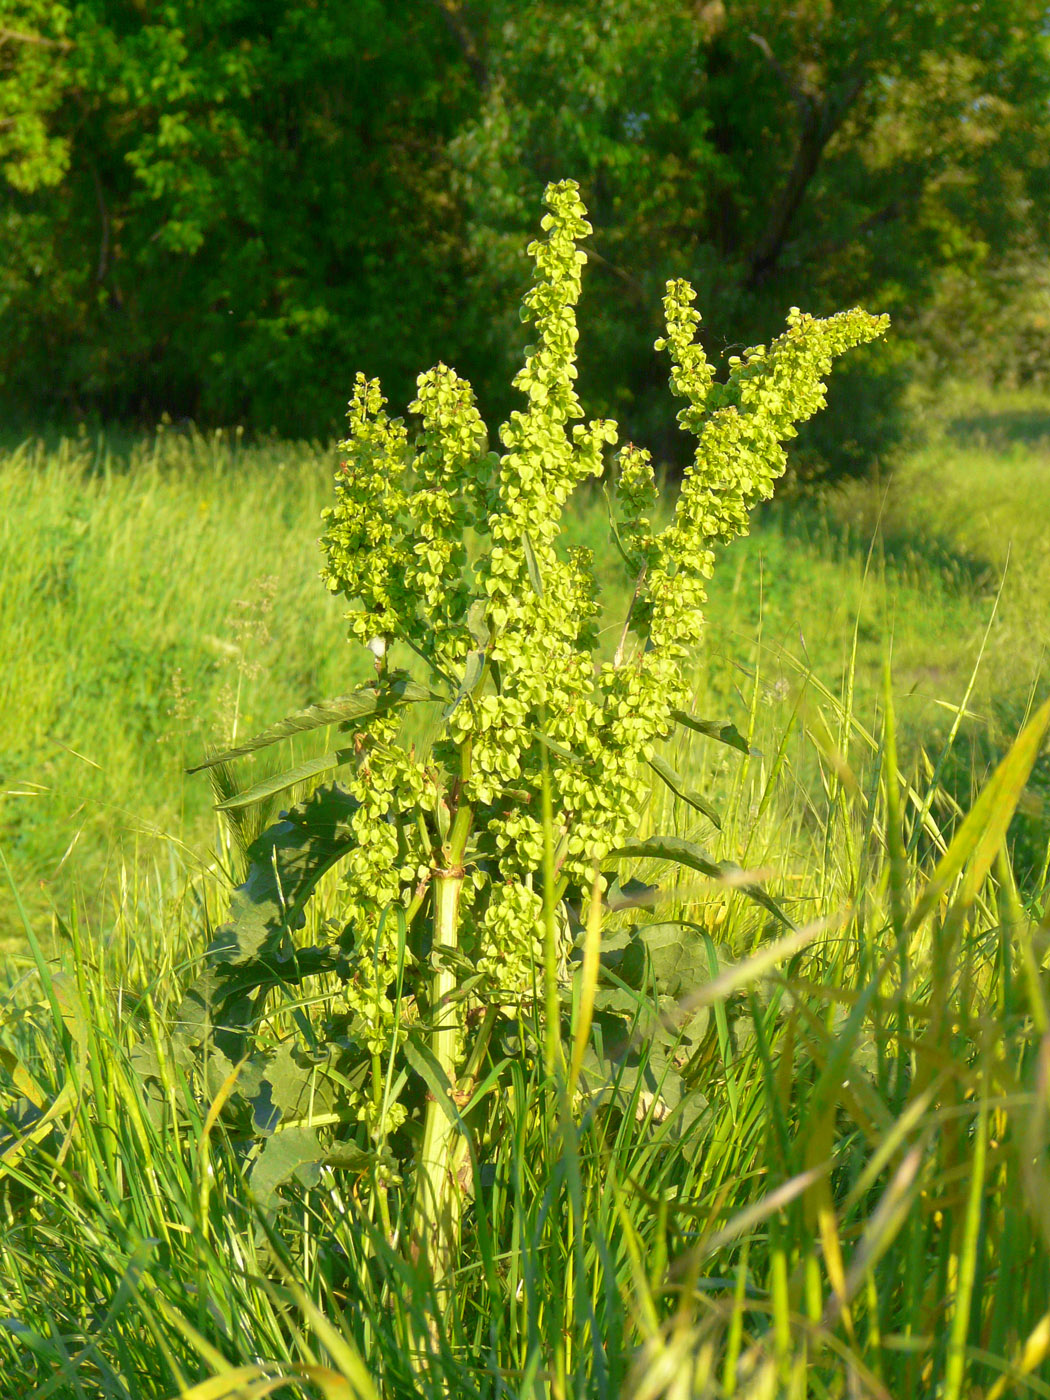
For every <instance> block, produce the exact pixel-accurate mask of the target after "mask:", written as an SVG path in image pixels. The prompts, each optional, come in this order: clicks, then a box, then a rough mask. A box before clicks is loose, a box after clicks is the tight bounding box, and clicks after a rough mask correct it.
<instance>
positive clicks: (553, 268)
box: [322, 180, 886, 1117]
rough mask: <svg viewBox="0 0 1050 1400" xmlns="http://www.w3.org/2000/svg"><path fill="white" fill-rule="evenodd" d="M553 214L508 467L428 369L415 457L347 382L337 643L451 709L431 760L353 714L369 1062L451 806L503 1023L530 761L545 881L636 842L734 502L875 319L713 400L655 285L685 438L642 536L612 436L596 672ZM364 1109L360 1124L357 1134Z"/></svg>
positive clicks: (741, 519)
mask: <svg viewBox="0 0 1050 1400" xmlns="http://www.w3.org/2000/svg"><path fill="white" fill-rule="evenodd" d="M545 202H546V205H547V209H548V213H547V214H546V215H545V217H544V218H543V221H542V228H543V230H544V232H545V233H546V235H547V237H546V238H545V239H541V240H539V241H537V242H534V243H532V244H531V245H530V246H529V249H528V252H529V255H530V256H531V257H532V258H533V260H534V262H535V268H536V277H535V283H534V286H533V288H532V290H531V291H530V292H529V293H528V294H527V296H526V297H525V300H524V304H523V308H522V318H523V320H524V321H525V322H527V323H530V324H531V325H532V326H533V327H534V330H535V341H536V343H535V344H534V345H531V346H529V348H528V349H527V351H526V359H525V365H524V367H523V369H522V370H521V371H520V372H519V373H518V375H517V376H516V378H515V380H514V385H515V387H516V388H517V389H519V390H521V392H522V393H523V394H524V396H525V398H526V406H525V407H524V408H523V409H522V410H521V411H517V412H514V413H512V414H511V415H510V418H509V420H508V421H507V422H506V423H504V424H503V426H502V427H501V429H500V432H499V442H500V444H501V446H502V448H503V451H502V453H497V452H495V451H491V450H490V449H489V441H488V434H487V432H486V429H485V425H484V424H483V422H482V420H481V418H480V415H479V414H478V411H477V407H476V405H475V400H474V394H473V391H472V389H471V387H470V385H469V384H468V383H467V382H466V381H465V380H463V379H461V378H460V377H459V376H458V375H456V374H455V372H454V371H453V370H451V369H449V368H448V367H446V366H445V365H440V364H439V365H438V366H437V367H436V368H434V369H432V370H430V371H429V372H428V373H426V374H424V375H421V376H420V378H419V381H418V395H417V397H416V399H415V400H414V401H413V402H412V403H411V404H410V405H409V411H410V412H411V413H413V414H416V415H419V417H420V419H421V429H420V431H419V432H418V433H417V434H416V435H415V436H414V437H413V438H412V439H411V441H410V438H409V434H408V431H407V430H406V428H405V426H404V423H403V422H402V420H401V419H391V418H390V417H389V416H388V415H387V413H386V412H385V401H384V399H383V397H382V395H381V392H380V388H379V385H378V383H377V382H376V381H367V380H366V379H365V378H364V376H362V375H358V377H357V382H356V386H355V389H354V396H353V399H352V401H351V404H350V411H349V415H348V416H349V422H350V431H349V434H348V437H347V439H346V441H345V442H343V443H342V444H341V445H340V446H341V450H342V454H343V465H342V467H341V469H340V471H339V473H338V475H337V477H336V499H335V503H334V505H333V506H332V507H331V508H330V509H328V510H327V511H326V512H325V515H324V519H325V526H326V529H325V534H324V537H323V541H322V544H323V548H324V551H325V555H326V564H325V567H324V570H323V577H324V580H325V582H326V584H327V586H328V587H329V588H330V589H331V590H332V591H333V592H338V593H341V594H343V595H344V596H345V597H346V598H347V599H348V600H349V601H350V603H351V611H350V612H349V613H348V614H347V617H348V621H349V630H350V636H351V637H352V638H355V639H357V640H358V641H359V642H361V643H362V644H365V645H369V644H372V649H373V652H374V653H375V654H376V655H377V658H378V660H377V664H378V665H379V667H380V668H382V667H383V666H384V665H385V664H386V660H387V656H388V648H389V646H390V645H393V644H396V643H398V642H403V643H408V644H409V645H410V646H411V648H412V649H413V651H415V652H416V653H417V654H418V655H420V656H421V657H423V658H425V660H426V662H427V663H428V665H429V667H430V669H431V672H432V675H433V676H439V677H443V678H444V679H445V682H446V684H447V686H448V689H449V693H450V697H453V696H454V697H456V698H455V703H454V705H453V707H452V708H451V712H450V713H448V714H447V716H446V721H445V724H444V727H443V732H442V734H441V737H440V738H439V740H438V741H437V742H436V743H435V745H434V747H433V749H432V751H431V753H430V754H429V755H425V756H416V755H415V754H413V753H411V752H409V751H406V750H405V749H404V748H402V747H400V746H398V745H397V743H396V742H395V741H396V733H397V721H396V720H395V719H392V718H391V717H390V716H389V715H386V716H382V717H380V718H378V719H376V720H374V721H372V722H370V723H369V725H368V726H367V730H366V731H365V732H364V733H363V735H362V737H361V757H360V761H359V765H358V767H357V770H356V772H355V773H354V774H352V776H351V778H350V786H351V790H352V791H353V793H354V795H355V796H356V797H357V798H358V799H359V800H360V801H361V804H362V805H361V808H360V810H359V812H358V814H357V816H356V817H355V826H356V828H357V835H358V837H359V840H360V846H359V849H358V850H357V852H356V853H355V855H354V857H353V858H352V859H351V861H350V862H349V866H348V869H347V873H346V881H345V898H346V902H347V918H348V922H349V926H350V927H352V929H353V943H354V957H355V958H356V972H357V975H356V978H355V980H354V982H353V983H352V984H351V987H350V990H349V992H348V994H347V997H348V1007H347V1009H348V1010H349V1011H350V1012H351V1013H352V1018H353V1019H352V1023H351V1024H352V1033H353V1034H354V1035H355V1036H356V1037H357V1038H358V1040H359V1042H360V1043H361V1045H362V1047H367V1048H368V1050H369V1051H371V1052H373V1053H377V1054H378V1053H383V1052H385V1051H386V1050H387V1049H388V1048H389V1044H390V1037H391V1034H392V1027H393V1003H392V1001H391V999H390V998H389V997H388V996H387V989H388V987H389V985H390V984H391V982H392V981H393V978H394V975H395V970H396V966H397V956H398V952H397V949H398V935H397V927H398V925H397V920H396V919H394V918H392V917H390V913H391V910H392V908H394V907H395V906H401V907H402V908H404V909H407V908H409V907H410V906H411V905H412V901H413V897H414V894H415V893H416V891H417V890H418V887H419V885H420V881H421V880H425V879H426V878H427V874H428V872H429V871H430V870H431V869H432V868H434V863H435V859H436V853H437V852H438V851H439V850H440V848H441V842H442V841H443V840H444V837H445V834H446V831H447V824H448V820H449V819H450V818H451V817H452V816H453V815H454V811H453V809H455V811H458V810H459V809H460V807H461V805H462V804H468V805H469V807H470V809H471V834H470V838H469V840H468V842H467V844H466V846H465V849H464V852H463V865H464V867H465V868H466V871H467V874H468V876H469V878H468V880H467V882H466V884H465V887H464V893H463V902H462V915H463V920H464V933H463V937H462V939H461V945H460V946H461V949H462V951H463V952H464V954H465V955H466V956H468V957H469V958H470V960H471V963H472V966H473V969H474V973H475V974H476V976H475V978H474V979H472V983H473V984H472V996H473V997H474V998H476V999H480V1000H482V1001H488V1002H492V1003H496V1004H499V1005H517V1004H519V1003H520V1001H521V999H522V997H524V996H527V995H528V994H529V993H530V991H531V989H532V986H533V978H534V962H535V960H536V958H537V956H538V950H539V948H540V947H541V946H542V936H543V921H542V915H543V904H542V899H541V898H540V896H539V894H538V893H537V892H536V891H538V890H539V889H540V888H541V883H542V880H541V874H540V872H541V869H542V861H543V826H542V822H541V820H540V809H541V802H540V793H541V790H542V782H543V770H544V766H546V767H547V769H548V772H549V781H550V786H551V794H552V810H553V817H554V838H555V855H556V860H557V864H558V870H559V874H560V875H561V876H564V877H567V878H568V880H569V881H570V882H572V883H574V884H577V885H581V886H582V885H586V884H587V883H588V882H589V880H590V878H591V873H592V871H593V869H594V862H595V861H596V860H599V861H600V860H601V859H602V858H603V857H604V856H605V855H606V854H607V853H608V852H609V851H611V850H613V849H615V848H616V847H617V846H618V845H620V844H622V843H623V842H624V841H625V840H627V839H628V838H630V837H631V836H633V835H635V834H636V832H637V827H638V824H639V820H640V817H641V812H642V806H643V802H644V799H645V795H646V793H647V790H648V786H649V780H648V779H647V778H646V777H645V770H644V760H645V759H646V758H648V757H651V756H652V754H653V751H654V747H655V745H656V743H657V741H658V740H659V739H661V738H663V737H665V736H666V735H667V734H668V732H669V730H670V728H671V726H672V723H673V721H672V718H671V711H672V710H673V709H675V708H677V707H681V706H682V705H683V704H685V702H686V699H687V690H686V685H685V681H684V677H683V672H682V664H681V663H682V662H683V660H684V659H685V658H686V657H687V656H688V655H689V654H690V651H691V649H692V648H693V646H694V645H695V643H696V642H697V640H698V639H699V637H700V634H701V629H702V625H703V617H704V615H703V608H704V605H705V602H706V598H707V594H706V583H707V580H708V579H709V578H710V577H711V574H712V571H713V568H714V561H715V550H716V548H717V546H719V545H723V544H726V543H728V542H729V541H730V540H732V539H733V538H734V537H736V536H739V535H742V534H745V533H746V532H747V529H748V513H749V511H750V510H751V508H752V507H753V506H754V505H755V504H756V503H757V502H759V501H761V500H765V499H767V498H768V497H769V496H770V495H771V494H772V491H773V486H774V482H775V480H776V478H777V477H778V476H779V475H780V474H781V473H782V472H783V470H784V466H785V454H784V449H783V446H782V444H783V442H784V441H785V440H786V439H788V438H790V437H791V436H793V435H794V433H795V427H794V424H795V423H797V422H800V421H802V420H804V419H806V418H808V417H810V416H811V415H812V414H813V413H815V412H816V411H817V410H818V409H819V408H821V407H822V406H823V404H824V389H825V386H824V383H823V379H824V376H825V375H826V374H827V373H828V372H829V370H830V369H831V365H832V362H833V360H834V359H835V357H836V356H838V355H840V354H842V353H843V352H844V351H845V350H848V349H849V348H850V347H852V346H855V345H859V344H861V343H863V342H865V341H868V340H871V339H873V338H874V337H875V336H877V335H879V334H881V332H882V330H883V329H884V326H885V324H886V320H885V318H880V317H874V316H871V315H868V314H867V313H865V312H863V311H860V310H853V311H847V312H844V313H842V314H840V315H838V316H834V317H831V318H830V319H828V320H815V319H813V318H812V317H810V316H805V315H802V314H801V313H800V312H798V311H797V310H793V311H792V312H791V314H790V316H789V318H788V324H787V330H786V331H785V332H784V334H783V335H781V336H780V337H779V338H778V339H777V340H775V341H774V342H773V344H772V345H771V346H769V347H768V349H767V348H766V347H765V346H757V347H756V348H754V349H751V350H749V351H747V353H746V354H745V355H744V356H743V357H742V358H738V359H734V360H732V361H730V374H729V377H728V380H727V382H726V383H724V384H716V383H715V382H714V374H713V370H712V367H711V365H710V364H709V362H708V360H707V358H706V356H705V354H704V351H703V348H702V347H701V345H700V344H699V343H698V341H697V339H696V330H697V326H698V324H699V320H700V318H699V316H698V314H697V312H696V311H695V310H693V308H692V302H693V301H694V300H695V293H694V291H693V289H692V288H691V287H690V286H689V284H688V283H687V282H685V281H676V282H669V283H668V284H667V294H666V296H665V298H664V309H665V314H666V324H667V334H666V337H664V338H662V339H661V340H659V341H657V342H656V348H657V349H666V350H667V351H668V352H669V355H670V358H671V362H672V370H671V387H672V390H673V392H674V393H675V394H676V395H678V396H680V397H682V398H684V399H685V400H686V401H687V403H686V407H685V408H683V409H682V411H681V412H680V413H679V415H678V421H679V424H680V425H681V427H682V428H683V430H685V431H686V432H688V433H690V434H692V435H694V436H695V437H696V438H697V447H696V453H695V458H694V460H693V462H692V464H691V465H690V466H689V467H688V468H687V470H686V472H685V475H684V478H683V481H682V486H681V491H680V494H679V498H678V503H677V508H676V511H675V515H674V518H673V520H672V522H671V524H670V525H669V526H668V527H667V528H666V529H665V530H664V531H663V532H662V533H660V534H655V533H654V531H653V528H652V526H651V523H650V519H649V516H650V514H651V513H652V511H653V510H654V508H655V506H656V502H657V488H656V484H655V480H654V474H653V467H652V462H651V459H650V455H649V453H648V452H646V451H645V450H644V449H642V448H639V447H636V446H634V445H633V444H630V443H628V444H626V445H624V446H623V447H622V448H621V450H620V451H619V453H618V455H617V457H616V460H615V469H616V490H615V500H616V503H617V516H618V519H617V524H616V532H617V535H618V540H619V544H620V547H621V550H622V553H623V556H624V564H625V568H626V569H627V570H628V576H629V579H630V583H631V586H632V588H633V589H634V602H633V604H632V607H631V613H630V617H629V619H628V629H627V631H628V634H629V635H630V637H631V638H632V641H631V644H630V646H629V647H627V648H621V649H620V650H619V651H618V653H617V656H616V658H615V660H614V661H612V662H606V663H604V664H602V665H600V666H596V664H595V655H594V654H595V650H596V647H597V632H596V620H597V617H598V613H599V604H598V598H597V586H596V582H595V578H594V572H593V568H592V560H591V557H590V554H589V551H586V550H576V551H571V552H570V553H569V555H568V558H566V559H562V558H560V557H559V555H558V553H557V551H556V548H555V545H556V541H557V539H558V535H559V530H560V523H561V516H562V512H563V510H564V508H565V505H566V502H567V501H568V499H569V497H570V496H571V494H572V493H573V491H574V490H575V489H576V487H577V486H578V485H579V484H580V483H581V482H582V481H583V480H584V479H585V478H587V477H598V476H601V475H602V474H603V472H604V471H605V468H606V460H605V458H606V449H608V448H613V447H615V446H616V444H617V440H618V435H617V427H616V424H615V423H613V422H611V421H606V420H597V421H594V422H590V423H586V424H581V423H578V422H574V420H578V419H580V418H582V416H583V414H582V409H581V407H580V403H579V399H578V398H577V395H576V391H575V387H574V381H575V378H576V365H575V360H576V343H577V328H576V314H575V307H576V303H577V300H578V298H579V294H580V274H581V269H582V267H583V265H584V264H585V262H586V254H585V253H584V252H583V251H582V250H581V249H580V248H579V247H578V243H579V241H580V240H581V239H583V238H585V237H587V236H588V235H589V234H590V233H591V231H592V230H591V226H590V224H589V223H588V222H587V220H586V217H585V213H586V211H585V209H584V207H583V204H582V203H581V201H580V198H579V190H578V186H577V185H576V183H575V182H574V181H571V180H566V181H563V182H561V183H559V184H553V185H550V186H549V187H548V189H547V192H546V196H545ZM472 538H473V539H474V540H475V541H476V542H477V546H478V548H477V551H476V558H475V559H474V560H473V562H471V559H470V558H469V556H468V540H470V539H472ZM377 639H378V640H379V643H380V644H379V645H377V644H376V643H377ZM382 643H386V645H382ZM457 691H459V692H460V693H459V694H458V695H457ZM464 760H466V761H464ZM453 790H454V791H455V797H454V799H448V798H447V795H448V794H449V793H450V792H451V791H453ZM423 814H426V815H425V817H424V815H423ZM442 827H444V828H445V829H444V830H443V829H442ZM370 1111H371V1110H370V1109H368V1108H366V1107H365V1106H362V1116H365V1117H367V1115H368V1113H369V1112H370Z"/></svg>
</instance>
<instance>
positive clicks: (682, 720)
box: [671, 710, 761, 757]
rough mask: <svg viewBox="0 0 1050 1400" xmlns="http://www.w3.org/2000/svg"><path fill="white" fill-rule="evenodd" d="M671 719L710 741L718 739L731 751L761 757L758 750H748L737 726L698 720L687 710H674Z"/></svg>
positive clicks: (719, 721)
mask: <svg viewBox="0 0 1050 1400" xmlns="http://www.w3.org/2000/svg"><path fill="white" fill-rule="evenodd" d="M671 718H672V719H674V720H677V721H678V723H679V724H682V725H684V726H685V727H686V729H692V730H694V731H695V732H696V733H697V734H704V735H706V736H707V738H708V739H717V740H718V742H719V743H720V744H727V745H728V746H729V748H731V749H739V750H740V752H741V753H752V754H754V755H755V756H756V757H761V754H760V751H759V750H758V749H749V748H748V745H747V740H746V739H745V738H744V736H743V734H741V732H740V730H739V729H737V727H736V725H735V724H730V723H728V721H725V722H723V721H722V720H717V719H697V717H696V716H695V715H690V714H687V713H686V711H685V710H672V711H671Z"/></svg>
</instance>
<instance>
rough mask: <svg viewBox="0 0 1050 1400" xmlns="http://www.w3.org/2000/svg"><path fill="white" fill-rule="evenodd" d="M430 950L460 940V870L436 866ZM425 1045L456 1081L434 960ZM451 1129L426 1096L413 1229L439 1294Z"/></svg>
mask: <svg viewBox="0 0 1050 1400" xmlns="http://www.w3.org/2000/svg"><path fill="white" fill-rule="evenodd" d="M432 884H433V891H434V941H433V948H434V952H435V954H436V953H438V952H439V950H440V949H442V948H451V949H454V948H456V946H457V944H458V939H459V896H460V891H461V889H462V887H463V870H462V868H461V867H456V868H454V869H452V870H441V871H437V872H436V873H435V875H434V878H433V881H432ZM430 987H431V1002H430V1004H431V1032H430V1049H431V1051H432V1053H433V1056H434V1059H435V1060H436V1061H437V1063H438V1064H439V1065H440V1066H441V1069H442V1070H443V1071H444V1073H445V1077H446V1078H447V1080H448V1082H449V1083H450V1084H455V1082H456V1058H457V1038H458V1035H459V1018H458V1016H457V1014H456V1006H455V1003H450V1001H449V997H450V995H451V993H452V992H453V991H455V987H456V974H455V971H454V969H453V968H451V967H446V966H442V965H441V964H438V965H436V966H435V968H434V971H433V974H432V977H431V983H430ZM456 1137H457V1132H456V1128H455V1127H454V1126H453V1124H452V1123H450V1122H449V1119H448V1115H447V1114H446V1112H445V1110H444V1108H443V1107H442V1105H441V1104H440V1103H439V1102H438V1101H437V1099H436V1098H435V1097H434V1095H433V1093H430V1094H428V1096H427V1111H426V1119H425V1122H424V1126H423V1146H422V1150H421V1152H420V1157H419V1171H418V1175H417V1185H416V1209H415V1228H416V1234H417V1239H418V1243H419V1246H420V1249H421V1251H422V1252H424V1253H425V1254H426V1256H427V1257H428V1258H429V1261H430V1266H431V1269H432V1270H433V1274H434V1282H435V1284H436V1285H437V1289H438V1297H439V1299H443V1298H444V1296H445V1294H446V1292H447V1290H446V1287H445V1278H446V1275H447V1273H448V1270H449V1265H450V1263H451V1259H452V1253H453V1250H454V1249H455V1246H456V1241H457V1238H458V1235H459V1222H460V1213H461V1193H460V1189H459V1185H458V1183H457V1182H456V1181H454V1180H453V1172H452V1166H453V1156H454V1152H455V1147H456Z"/></svg>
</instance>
